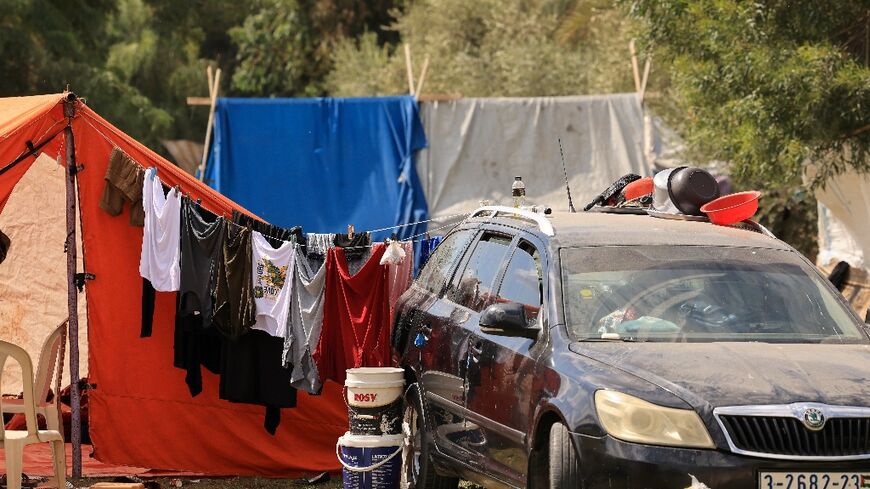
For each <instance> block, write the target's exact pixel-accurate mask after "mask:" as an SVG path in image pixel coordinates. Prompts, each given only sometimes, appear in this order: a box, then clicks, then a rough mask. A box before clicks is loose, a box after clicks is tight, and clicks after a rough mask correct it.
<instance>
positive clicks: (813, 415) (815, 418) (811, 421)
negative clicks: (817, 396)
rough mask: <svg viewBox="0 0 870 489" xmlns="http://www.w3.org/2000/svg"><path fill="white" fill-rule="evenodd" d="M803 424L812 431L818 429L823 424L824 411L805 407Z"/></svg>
mask: <svg viewBox="0 0 870 489" xmlns="http://www.w3.org/2000/svg"><path fill="white" fill-rule="evenodd" d="M803 422H804V426H806V427H807V429H810V430H813V431H819V430H820V429H822V428H823V427H824V426H825V413H823V412H822V411H821V409H816V408H807V410H806V411H804V419H803Z"/></svg>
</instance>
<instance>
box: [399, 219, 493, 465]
mask: <svg viewBox="0 0 870 489" xmlns="http://www.w3.org/2000/svg"><path fill="white" fill-rule="evenodd" d="M477 234H478V230H476V229H465V230H458V231H456V232H454V233H451V234H450V235H448V236H447V237H446V238H445V239H444V241H443V242H442V243H441V244H440V245H439V246H438V248H437V249H436V250H435V252H434V253H433V254H432V256H431V257H430V258H429V261H428V262H427V263H426V265H425V266H424V267H423V269H422V270H421V271H420V275H419V276H418V277H417V279H416V280H415V281H414V284H413V285H412V291H411V296H410V297H408V298H407V300H408V302H409V303H411V304H412V305H411V306H410V307H409V308H408V310H407V311H405V310H403V311H402V313H401V320H400V321H399V323H398V324H397V325H396V328H397V331H396V334H398V335H399V338H398V340H397V341H395V343H397V345H398V346H397V348H400V349H402V350H403V351H404V354H403V364H404V365H408V366H410V367H412V369H414V370H415V371H416V372H417V378H418V381H419V383H420V386H421V388H422V394H423V402H424V406H425V408H426V413H427V420H428V422H429V423H430V427H431V428H433V429H434V431H435V433H436V436H435V437H434V438H435V442H436V444H437V445H438V446H439V448H440V449H442V450H446V451H451V452H455V447H453V448H454V450H451V447H450V446H449V445H451V443H449V439H447V438H445V437H444V436H441V437H440V438H439V436H438V435H437V434H438V433H445V431H446V430H448V429H449V428H447V429H445V428H444V427H445V426H448V427H449V425H451V424H453V423H456V422H460V420H461V418H460V417H459V416H460V411H461V409H462V406H463V405H464V403H465V389H464V378H465V370H464V365H465V363H464V359H465V352H464V349H462V346H461V345H462V344H463V343H465V341H464V339H465V334H464V333H463V332H462V331H460V330H459V329H458V328H457V324H456V321H455V320H454V317H455V305H454V304H453V303H452V302H451V301H449V300H448V299H446V298H445V297H444V292H445V290H446V289H447V284H448V283H449V281H450V279H451V277H452V276H453V274H454V271H455V270H456V268H457V266H458V265H459V263H460V262H461V260H462V258H463V256H465V254H467V253H468V250H469V248H470V246H473V243H474V238H475V236H476V235H477ZM403 299H404V297H403ZM403 345H404V346H403ZM427 394H430V395H427ZM433 396H434V398H435V399H437V400H443V402H434V403H433V402H431V399H432V398H433Z"/></svg>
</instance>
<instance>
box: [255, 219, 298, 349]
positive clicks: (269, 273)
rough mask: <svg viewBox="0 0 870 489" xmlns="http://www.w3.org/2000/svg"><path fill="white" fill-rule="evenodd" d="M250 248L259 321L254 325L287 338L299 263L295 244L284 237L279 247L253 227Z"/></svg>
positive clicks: (273, 334)
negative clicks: (292, 292)
mask: <svg viewBox="0 0 870 489" xmlns="http://www.w3.org/2000/svg"><path fill="white" fill-rule="evenodd" d="M251 250H252V254H251V256H252V260H253V274H252V282H253V287H254V303H255V304H256V307H257V321H256V323H255V324H254V325H253V326H252V328H253V329H259V330H261V331H265V332H267V333H269V334H270V335H272V336H277V337H279V338H284V332H285V331H286V329H287V314H289V312H290V293H291V290H292V289H293V280H292V277H293V275H294V272H293V269H294V268H295V267H296V245H295V243H292V242H290V241H285V242H283V243H282V244H281V246H280V247H278V248H273V247H272V245H271V244H270V243H269V242H268V241H267V240H266V238H265V237H264V236H263V235H262V234H260V233H258V232H257V231H254V232H253V238H252V240H251Z"/></svg>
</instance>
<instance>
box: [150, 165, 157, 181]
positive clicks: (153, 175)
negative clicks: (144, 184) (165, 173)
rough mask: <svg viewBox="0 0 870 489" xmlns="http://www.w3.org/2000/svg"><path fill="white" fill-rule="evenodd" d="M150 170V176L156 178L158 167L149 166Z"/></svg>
mask: <svg viewBox="0 0 870 489" xmlns="http://www.w3.org/2000/svg"><path fill="white" fill-rule="evenodd" d="M149 170H151V172H150V173H148V178H149V179H151V180H154V177H155V176H156V175H157V167H156V166H152V167H151V168H149Z"/></svg>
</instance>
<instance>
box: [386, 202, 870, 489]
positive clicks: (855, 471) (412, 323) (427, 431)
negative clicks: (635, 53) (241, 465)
mask: <svg viewBox="0 0 870 489" xmlns="http://www.w3.org/2000/svg"><path fill="white" fill-rule="evenodd" d="M745 227H746V229H738V228H734V227H723V226H715V225H712V224H709V223H704V222H686V221H677V220H666V219H658V218H654V217H650V216H646V215H615V214H608V213H594V212H586V213H555V214H553V215H550V216H544V215H542V214H536V213H532V212H529V211H520V210H513V209H511V208H483V209H480V210H478V211H476V212H475V213H474V214H473V216H472V217H471V218H469V219H467V220H466V221H465V222H463V223H462V224H461V225H460V226H458V227H457V228H456V229H455V230H453V231H452V232H451V233H450V234H449V235H448V236H446V237H445V239H444V241H443V242H442V243H441V245H440V246H439V247H438V248H437V249H436V251H435V252H434V254H433V255H432V257H431V258H430V260H429V262H428V263H427V264H426V265H425V266H424V267H423V269H422V270H421V272H420V275H419V277H418V279H417V280H416V281H415V283H414V285H413V286H412V288H411V289H410V290H409V291H408V292H407V293H406V294H405V295H404V296H403V297H402V299H401V301H400V303H399V305H398V310H397V319H396V324H395V328H394V337H393V342H394V347H395V349H396V351H397V352H398V354H399V357H398V358H397V359H396V361H397V362H398V363H399V364H401V365H402V366H404V367H405V368H406V371H407V375H408V381H409V385H410V388H409V390H408V394H407V396H406V406H407V407H406V417H405V430H406V432H407V434H408V435H409V436H410V439H411V440H412V442H411V449H412V450H411V454H410V456H408V457H406V463H405V468H404V472H405V474H404V475H405V477H406V478H407V479H408V480H409V482H410V483H411V484H412V485H414V486H415V487H434V488H448V487H456V484H457V480H458V478H465V479H468V480H471V481H474V482H477V483H480V484H483V485H484V486H486V487H535V488H538V487H550V488H556V487H560V488H561V487H572V488H573V487H580V488H652V489H658V488H662V489H664V488H668V489H676V488H686V487H703V486H702V485H701V484H706V485H707V486H708V487H710V488H712V489H747V488H767V489H774V488H782V489H833V488H837V489H862V488H867V487H870V338H868V331H867V327H866V325H865V324H863V323H862V322H861V321H860V320H859V318H858V317H857V316H856V315H855V314H854V313H853V312H852V311H851V309H850V308H849V307H848V304H847V303H846V302H845V300H844V299H843V297H842V296H841V295H840V294H839V293H838V292H837V291H836V290H835V289H834V288H833V287H831V285H830V284H829V283H828V281H827V280H826V279H825V278H824V277H823V276H821V275H820V274H819V273H818V272H817V270H816V269H815V267H814V266H813V265H812V264H811V263H810V262H808V261H807V260H806V259H805V258H804V257H803V256H801V255H800V254H799V253H797V252H796V251H795V250H793V249H792V248H791V247H790V246H788V245H787V244H785V243H783V242H782V241H779V240H777V239H776V238H774V237H772V236H771V235H769V233H766V230H764V229H763V228H761V227H760V226H751V225H749V226H745ZM695 481H697V482H695ZM692 484H696V485H694V486H693V485H692Z"/></svg>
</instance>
